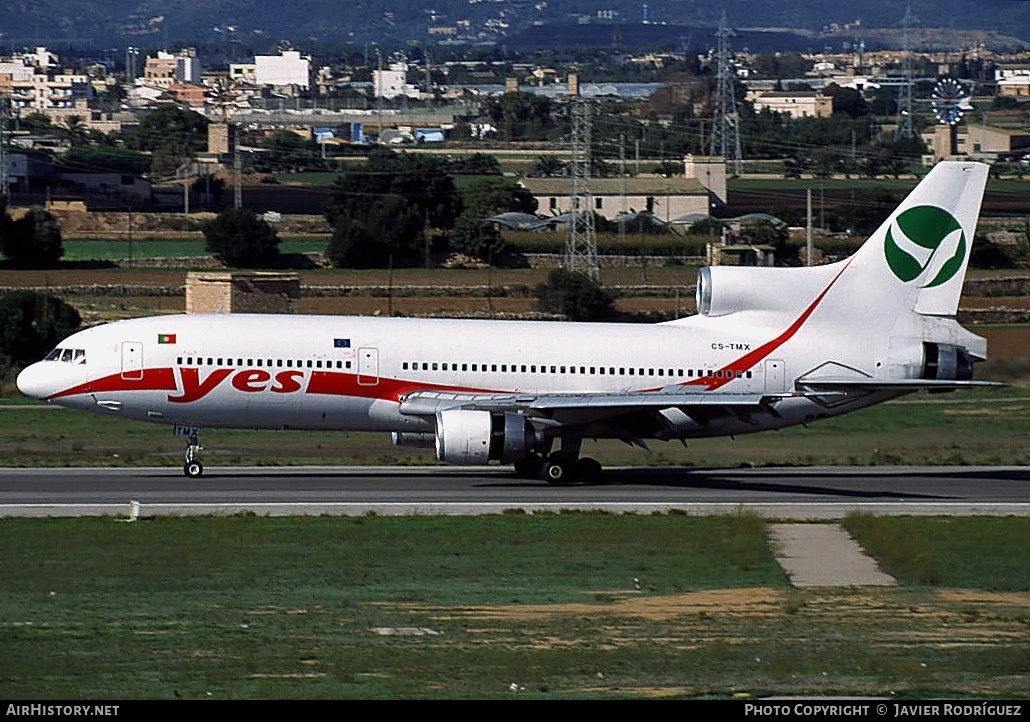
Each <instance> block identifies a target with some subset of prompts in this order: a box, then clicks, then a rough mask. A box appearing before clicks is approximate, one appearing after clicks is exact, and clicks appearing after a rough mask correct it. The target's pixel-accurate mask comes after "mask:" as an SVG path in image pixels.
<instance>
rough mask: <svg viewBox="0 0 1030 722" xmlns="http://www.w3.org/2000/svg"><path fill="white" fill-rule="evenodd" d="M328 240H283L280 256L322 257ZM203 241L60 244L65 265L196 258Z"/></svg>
mask: <svg viewBox="0 0 1030 722" xmlns="http://www.w3.org/2000/svg"><path fill="white" fill-rule="evenodd" d="M328 243H329V238H328V236H300V237H298V236H284V237H282V241H281V243H280V244H279V252H280V253H322V252H324V251H325V248H326V245H327V244H328ZM210 255H211V253H210V252H209V251H208V250H207V249H206V248H205V247H204V239H203V237H202V236H199V234H195V237H182V238H165V237H160V238H156V237H147V236H145V235H144V236H143V237H141V238H137V239H134V240H133V242H132V247H131V249H130V246H129V241H128V239H127V238H125V239H122V238H117V239H112V238H76V239H73V240H66V241H64V260H65V261H126V262H127V260H128V259H130V258H134V259H137V260H138V259H142V258H147V259H149V258H196V257H199V256H210Z"/></svg>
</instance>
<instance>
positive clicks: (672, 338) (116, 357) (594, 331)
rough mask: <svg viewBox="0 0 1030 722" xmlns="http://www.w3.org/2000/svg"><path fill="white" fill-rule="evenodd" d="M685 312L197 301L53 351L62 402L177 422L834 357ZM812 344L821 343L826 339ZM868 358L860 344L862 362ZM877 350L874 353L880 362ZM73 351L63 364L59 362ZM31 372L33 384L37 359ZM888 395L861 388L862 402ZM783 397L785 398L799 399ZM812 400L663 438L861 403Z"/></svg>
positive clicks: (351, 411) (350, 419) (698, 374)
mask: <svg viewBox="0 0 1030 722" xmlns="http://www.w3.org/2000/svg"><path fill="white" fill-rule="evenodd" d="M688 320H689V321H690V322H691V323H682V322H681V323H680V324H679V325H664V324H659V325H637V324H584V323H560V322H534V321H527V322H517V321H482V320H448V319H401V318H370V317H336V316H271V315H236V314H226V315H196V316H160V317H153V318H146V319H136V320H132V321H123V322H119V323H115V324H109V325H105V326H99V327H96V328H93V329H89V330H86V331H82V332H79V333H78V334H75V335H73V336H72V337H70V338H69V339H67V340H66V341H65V342H64V343H62V344H61V346H62V347H63V348H71V349H80V348H81V349H84V350H85V363H68V364H62V363H60V362H59V361H44V362H40V363H39V364H36V365H35V367H30V371H31V370H32V368H36V369H39V370H40V373H43V372H45V373H46V374H47V376H48V383H49V384H51V388H52V391H51V392H50V393H49V394H47V397H48V398H49V399H50V400H51V402H52V403H55V404H60V405H63V406H68V407H73V408H79V409H84V410H90V411H96V412H101V413H108V414H112V415H116V416H119V417H124V418H132V419H141V420H147V421H155V422H161V423H168V424H181V425H189V426H201V427H203V426H207V427H236V428H254V429H283V428H294V429H339V430H353V431H401V432H405V431H412V432H427V433H428V432H432V431H433V430H434V428H433V421H432V418H431V417H430V418H426V417H425V416H418V415H408V414H404V413H401V411H400V402H401V401H402V400H403V398H404V397H405V395H406V394H409V393H411V392H414V391H418V392H423V393H424V392H439V393H440V394H443V395H446V394H448V393H465V394H467V393H478V394H504V395H516V396H517V395H519V394H532V395H540V394H575V393H599V392H607V393H618V394H625V393H630V394H642V395H643V394H647V393H649V392H655V391H659V390H661V389H666V390H667V389H669V388H670V387H681V388H685V389H690V390H696V391H697V392H707V393H713V394H715V393H718V394H730V395H736V394H748V393H750V394H784V393H789V392H790V390H791V389H792V388H793V379H794V378H795V377H796V376H797V375H799V374H800V373H801V372H803V371H807V370H808V369H811V368H813V367H815V366H817V365H818V364H819V363H820V362H822V361H823V360H824V358H822V357H820V356H819V354H818V353H806V352H805V349H806V348H810V347H811V345H810V344H798V343H790V339H788V340H787V341H786V342H784V343H783V344H782V345H780V346H777V347H776V348H773V349H770V350H769V352H768V353H765V352H764V351H763V348H762V347H763V344H767V342H769V341H770V339H773V338H775V337H776V336H777V330H782V329H773V328H765V327H763V326H755V327H749V328H742V327H737V328H734V329H733V330H731V331H728V330H726V329H727V326H726V324H719V323H716V322H714V321H715V319H706V318H703V317H700V316H697V317H692V318H691V319H688ZM816 348H817V347H816ZM857 361H858V360H855V359H853V360H852V363H855V362H857ZM872 364H873V359H872V356H870V357H869V358H868V359H866V360H865V363H864V365H872ZM62 367H64V368H62ZM26 377H27V378H24V379H23V380H22V381H21V383H22V384H23V386H25V385H26V384H29V385H30V384H31V383H32V381H31V373H27V374H26ZM879 400H883V396H881V395H877V398H876V400H873V399H871V398H869V397H867V396H863V398H862V400H861V405H862V406H865V405H868V404H869V403H875V402H876V401H879ZM785 401H787V402H789V401H790V400H789V399H786V400H785ZM858 403H860V401H859V400H858V399H856V400H854V402H853V403H848V404H845V405H844V406H837V407H834V409H833V411H829V410H828V409H827V408H823V407H820V406H817V405H816V404H814V403H812V402H811V401H808V400H805V399H798V401H797V403H796V404H791V403H786V404H785V405H784V404H782V403H781V406H780V412H781V413H780V414H779V416H776V415H757V416H754V415H753V416H752V417H749V418H747V419H737V418H734V417H729V418H727V419H725V420H722V421H721V422H720V423H718V424H715V425H714V426H713V425H708V426H706V427H704V428H700V427H698V426H697V425H696V424H693V423H690V422H686V420H684V423H683V424H681V428H680V429H678V431H677V430H675V429H674V428H670V429H668V431H667V433H666V438H673V437H687V436H711V435H718V434H726V433H748V432H753V431H760V430H762V429H766V428H778V427H781V426H785V425H788V424H791V423H798V422H800V421H805V420H811V419H813V418H820V417H823V416H828V415H833V414H835V413H842V412H843V411H845V410H848V411H850V410H853V409H854V408H856V407H857V406H856V404H858Z"/></svg>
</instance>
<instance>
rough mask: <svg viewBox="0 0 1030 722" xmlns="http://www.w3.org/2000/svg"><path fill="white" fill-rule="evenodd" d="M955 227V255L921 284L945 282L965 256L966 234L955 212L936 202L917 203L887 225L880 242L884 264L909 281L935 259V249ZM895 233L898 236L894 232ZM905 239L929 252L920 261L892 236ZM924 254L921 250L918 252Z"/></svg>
mask: <svg viewBox="0 0 1030 722" xmlns="http://www.w3.org/2000/svg"><path fill="white" fill-rule="evenodd" d="M955 231H959V232H960V235H959V239H958V246H957V247H956V248H955V253H954V255H952V256H951V258H949V259H948V260H947V261H945V262H944V263H943V264H941V267H940V269H939V270H938V271H937V275H935V276H934V277H933V280H931V281H930V282H929V283H927V284H926V285H924V286H923V288H933V287H934V286H940V285H942V284H944V283H947V282H948V281H949V280H951V278H952V277H953V276H954V275H955V274H956V273H958V271H959V269H960V268H961V267H962V262H963V261H964V260H965V257H966V234H965V232H964V231H962V226H961V225H959V222H958V221H957V220H955V216H953V215H951V214H950V213H948V212H947V211H946V210H944V209H943V208H938V207H936V206H916V207H915V208H909V209H908V210H907V211H905V212H904V213H902V214H901V215H899V216H898V217H897V219H896V220H895V222H894V223H893V224H891V227H890V228H888V229H887V238H886V239H885V240H884V243H883V253H884V256H886V258H887V265H888V266H890V269H891V271H893V272H894V275H895V276H897V277H898V278H899V279H900V280H902V281H904V282H905V283H908V282H909V281H914V280H915V279H916V278H918V277H919V276H921V275H922V274H923V273H925V272H926V269H928V268H929V267H930V266H931V265H932V264H933V262H934V259H935V258H936V256H937V252H938V251H939V250H940V249H941V246H942V245H943V244H944V239H945V238H947V237H948V236H950V235H951V234H952V233H954V232H955ZM895 234H897V236H896V235H895ZM896 237H897V238H901V239H903V240H907V241H908V244H909V245H910V247H913V246H917V247H919V248H925V249H926V250H927V251H928V253H927V254H925V258H924V259H923V260H922V261H920V260H919V258H917V257H916V256H915V255H913V254H912V253H910V252H909V251H907V250H905V249H904V248H902V247H901V246H900V245H898V241H897V240H895V238H896ZM920 255H924V254H920Z"/></svg>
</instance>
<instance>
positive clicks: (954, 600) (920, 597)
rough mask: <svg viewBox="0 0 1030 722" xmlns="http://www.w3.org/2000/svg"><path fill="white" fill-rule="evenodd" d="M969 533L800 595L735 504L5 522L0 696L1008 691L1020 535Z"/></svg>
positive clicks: (1023, 570)
mask: <svg viewBox="0 0 1030 722" xmlns="http://www.w3.org/2000/svg"><path fill="white" fill-rule="evenodd" d="M972 521H974V522H975V523H976V524H977V525H978V526H979V527H981V528H982V529H984V530H986V532H985V533H983V534H981V535H980V537H979V539H981V540H982V539H989V540H990V541H989V542H986V543H984V544H981V545H979V546H977V547H976V548H971V547H970V546H969V545H968V544H967V543H966V541H965V539H966V537H965V534H966V531H967V530H966V529H965V528H962V529H960V528H958V527H957V526H952V525H948V524H944V523H943V522H942V521H941V520H934V519H919V520H904V519H902V520H894V519H888V520H883V524H884V525H885V526H887V527H889V528H891V529H892V530H893V533H894V534H895V535H898V534H909V533H912V532H913V530H914V531H915V533H918V534H920V535H921V538H922V537H925V538H926V539H927V540H928V541H927V544H928V547H927V553H928V554H929V555H931V556H933V557H934V558H935V559H938V560H939V566H940V568H942V569H945V570H947V569H951V568H955V567H962V568H971V569H979V570H980V571H979V573H978V574H976V575H975V576H974V578H972V579H969V578H964V577H963V578H955V579H953V578H951V577H948V578H946V579H941V580H940V581H939V583H938V584H936V585H934V586H927V585H925V584H921V583H917V584H915V585H911V586H910V585H908V584H907V583H905V585H904V586H902V587H900V588H896V589H877V590H864V589H855V588H852V589H822V590H804V591H802V590H794V589H791V588H790V587H789V586H788V584H787V580H786V577H785V575H784V573H783V571H782V570H781V569H780V568H779V566H778V565H777V564H776V563H775V560H774V559H773V558H772V555H771V554H770V551H769V549H768V546H767V544H766V529H765V522H764V521H763V520H761V519H759V518H757V517H754V516H751V515H740V516H733V517H715V518H693V517H687V516H683V515H652V516H635V515H628V516H626V515H623V516H614V515H606V514H560V515H531V516H529V515H521V514H507V515H499V516H487V517H469V518H460V517H459V518H454V517H449V518H438V517H437V518H414V519H403V518H384V517H358V518H330V517H320V518H305V519H288V518H278V519H271V518H256V517H230V518H195V517H194V518H158V519H154V520H153V521H141V522H138V523H136V524H119V523H117V522H115V521H114V520H112V519H110V518H89V519H45V520H28V519H0V545H2V548H3V549H4V554H3V555H0V580H2V582H0V584H2V588H3V594H2V595H0V626H2V627H3V639H4V642H3V644H2V645H0V696H3V697H5V698H7V699H80V698H101V699H137V698H159V699H171V698H173V697H174V698H187V699H206V698H213V699H224V698H270V699H288V698H336V699H342V698H348V699H359V698H373V699H384V698H388V699H405V698H409V699H427V698H447V699H454V698H494V699H504V698H515V697H524V698H539V699H584V698H587V699H614V698H641V697H678V698H699V697H731V696H752V697H756V696H764V695H770V694H781V695H802V694H804V695H811V694H815V695H851V696H865V695H873V696H884V697H894V698H900V699H906V698H926V697H945V698H958V697H963V698H964V697H974V698H995V697H1009V698H1011V697H1016V698H1020V697H1024V696H1025V695H1026V690H1027V679H1028V674H1030V662H1028V660H1030V645H1028V642H1027V639H1028V637H1027V620H1028V612H1030V597H1028V595H1027V587H1026V585H1025V582H1026V580H1027V579H1028V578H1030V567H1028V566H1027V564H1028V561H1027V559H1028V558H1027V556H1026V555H1025V554H1019V553H1018V551H1019V549H1020V548H1021V545H1023V544H1024V543H1025V539H1026V538H1027V535H1028V534H1030V526H1028V521H1027V520H1026V519H977V520H972ZM938 528H942V529H944V530H945V531H944V532H943V533H938V532H937V531H934V530H936V529H938ZM1013 550H1016V552H1017V553H1015V554H1013ZM995 557H1011V558H1012V559H1013V560H1014V564H1015V565H1014V566H1013V567H1009V568H1006V569H1005V572H1004V574H1005V576H1006V577H1008V578H1009V581H1008V582H1004V581H1003V582H1002V583H1001V584H1000V585H999V584H996V583H995V582H994V581H991V580H992V579H994V578H995V576H996V570H994V569H993V568H992V567H991V566H990V565H977V564H976V563H975V562H976V561H977V560H981V559H991V558H995ZM955 560H959V562H960V563H957V562H955ZM1011 578H1015V579H1018V580H1019V581H1020V582H1021V583H1022V586H1019V585H1013V584H1012V583H1011Z"/></svg>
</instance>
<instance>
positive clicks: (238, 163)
mask: <svg viewBox="0 0 1030 722" xmlns="http://www.w3.org/2000/svg"><path fill="white" fill-rule="evenodd" d="M232 171H233V193H232V206H233V208H243V158H242V157H241V156H240V126H238V125H236V124H235V123H234V124H233V126H232Z"/></svg>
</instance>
